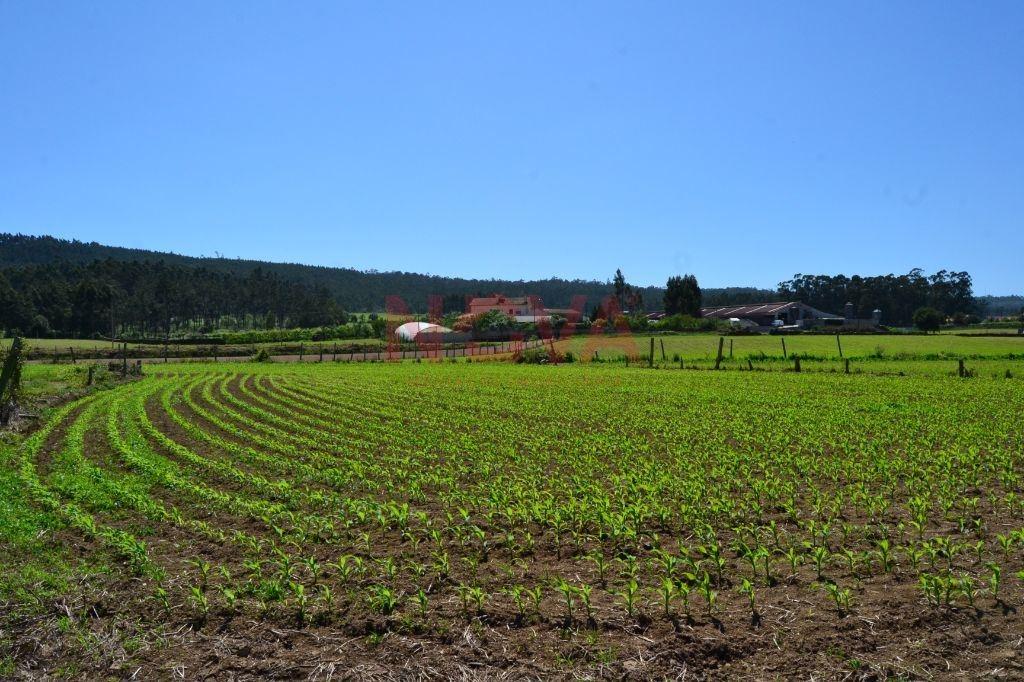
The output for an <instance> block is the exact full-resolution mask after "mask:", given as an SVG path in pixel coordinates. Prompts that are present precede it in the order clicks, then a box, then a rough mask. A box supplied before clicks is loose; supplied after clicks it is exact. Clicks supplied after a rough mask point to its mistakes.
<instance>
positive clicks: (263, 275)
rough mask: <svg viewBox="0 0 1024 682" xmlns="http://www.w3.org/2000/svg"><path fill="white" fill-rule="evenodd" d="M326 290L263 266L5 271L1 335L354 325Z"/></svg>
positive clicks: (107, 264)
mask: <svg viewBox="0 0 1024 682" xmlns="http://www.w3.org/2000/svg"><path fill="white" fill-rule="evenodd" d="M346 318H347V315H346V313H345V312H344V311H343V310H342V309H341V308H340V307H339V306H338V304H337V303H336V302H335V300H334V298H333V297H332V296H331V295H330V293H329V292H328V291H327V290H326V289H325V288H323V287H310V286H308V285H305V284H301V283H299V282H290V281H287V280H284V279H282V278H281V277H279V276H278V275H276V274H274V273H268V272H265V271H263V270H262V269H261V268H256V269H255V270H253V271H252V272H250V273H248V274H247V275H246V276H237V275H232V274H227V273H223V272H214V271H211V270H208V269H206V268H202V267H186V266H181V265H168V264H167V263H164V262H162V261H155V262H154V261H135V262H124V261H115V260H109V259H108V260H101V261H93V262H91V263H88V264H85V265H79V264H72V263H68V262H58V263H54V264H51V265H28V266H23V267H15V268H4V269H0V330H6V332H7V333H8V334H13V333H15V332H17V333H21V334H26V335H29V336H37V337H41V336H50V335H59V336H72V337H95V336H106V335H110V334H113V335H114V336H125V335H130V336H145V337H156V336H165V335H175V334H177V335H182V334H185V335H191V334H200V333H206V332H209V331H212V330H213V329H215V328H217V327H218V326H222V325H225V324H227V325H228V326H231V327H234V328H238V329H275V328H287V327H319V326H325V325H335V324H342V323H344V322H346Z"/></svg>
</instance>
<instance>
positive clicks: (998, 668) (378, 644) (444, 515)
mask: <svg viewBox="0 0 1024 682" xmlns="http://www.w3.org/2000/svg"><path fill="white" fill-rule="evenodd" d="M669 338H670V337H666V344H668V342H669ZM679 338H680V339H686V337H679ZM766 341H767V342H770V343H778V339H776V338H769V339H767V340H766ZM804 341H807V342H808V343H819V342H820V343H825V344H828V343H832V344H834V339H832V338H828V337H825V338H822V339H820V340H819V339H803V338H801V339H799V340H796V341H794V343H796V344H800V343H803V342H804ZM843 341H844V343H846V341H847V340H846V339H845V338H844V339H843ZM958 341H961V340H959V339H958ZM967 341H971V342H975V341H977V342H982V343H984V342H988V341H989V340H988V339H984V338H981V339H968V340H967ZM995 341H996V342H999V343H1004V344H1006V343H1010V341H1009V340H999V339H996V340H995ZM708 342H710V339H709V337H702V338H701V343H708ZM747 342H750V343H751V344H754V343H755V342H757V343H760V340H757V339H747V338H741V339H738V340H737V342H736V344H737V346H739V344H741V343H747ZM787 342H788V340H787ZM850 342H851V344H852V346H851V352H852V351H853V349H854V348H856V347H857V344H858V343H861V342H862V341H861V339H857V340H856V341H854V340H853V339H850ZM679 343H680V344H685V343H690V342H689V341H688V340H681V341H680V342H679ZM694 343H696V342H694ZM863 343H865V344H868V345H867V346H865V347H864V348H865V349H867V348H868V347H869V346H872V345H874V344H875V343H886V344H888V343H893V344H900V343H911V344H918V345H920V344H928V343H931V340H930V337H908V338H906V339H904V338H895V337H894V338H892V339H888V338H887V339H885V340H884V341H882V342H877V341H875V340H864V341H863ZM898 347H899V346H898V345H894V346H893V351H892V352H897V351H896V348H898ZM677 348H683V346H682V345H680V346H678V347H677ZM677 348H674V349H673V350H669V353H672V352H677ZM754 348H755V346H754V345H752V346H751V351H753V350H754ZM986 348H987V346H986ZM1015 348H1016V347H1015ZM743 352H744V353H745V352H748V351H747V349H746V348H744V351H743ZM822 352H824V351H822ZM858 352H865V351H864V350H863V349H862V350H860V351H858ZM887 352H888V351H887ZM978 352H979V354H984V352H983V351H981V350H979V351H978ZM1007 352H1009V351H1006V350H1005V348H1004V347H1000V350H999V351H992V354H993V355H998V354H999V353H1007ZM999 362H1001V363H1004V364H1005V365H1006V366H1007V367H1009V365H1010V363H1011V362H1012V361H1011V360H1009V359H1006V358H1003V359H1002V360H999ZM946 364H948V363H944V366H945V365H946ZM1017 364H1020V362H1019V361H1018V362H1017ZM1000 366H1002V365H1000ZM1022 369H1024V368H1022ZM35 371H37V372H43V371H44V370H43V369H42V368H40V369H37V370H35ZM147 371H148V374H147V375H146V376H145V377H143V378H141V379H139V380H137V381H134V382H130V383H126V384H122V385H119V386H116V387H114V388H110V389H107V390H99V391H94V392H92V393H90V394H88V395H85V396H84V397H81V398H78V399H76V400H73V401H71V402H68V403H66V404H64V405H62V406H59V407H55V408H53V409H50V410H47V411H46V412H45V413H44V415H43V418H42V419H41V420H40V424H39V427H38V428H37V429H35V430H34V431H32V432H31V434H30V435H28V436H26V437H24V438H22V439H11V440H10V441H9V442H7V443H6V444H0V448H2V449H0V512H3V514H2V515H3V516H4V517H5V518H6V519H7V521H6V522H5V524H4V527H3V528H2V529H0V551H2V552H4V553H5V556H8V557H10V559H9V560H8V561H5V562H4V563H5V565H6V568H5V569H3V570H4V573H3V576H2V581H0V612H5V613H6V615H5V616H2V617H0V677H4V676H12V677H17V676H23V677H26V678H29V677H36V676H40V675H42V674H43V673H47V674H50V675H53V676H57V677H59V676H66V677H73V678H88V679H93V678H103V677H104V676H112V677H115V678H120V677H131V676H133V675H138V677H137V679H144V678H145V679H164V678H175V677H177V678H185V679H196V678H200V677H203V678H209V679H227V678H230V677H232V676H234V677H235V678H261V679H262V678H288V679H293V678H298V679H305V678H313V679H329V678H330V677H331V676H334V677H346V676H347V677H356V678H362V677H374V678H384V677H410V676H414V675H417V676H422V677H428V678H447V677H452V676H460V677H475V676H482V677H496V676H508V677H516V678H518V677H523V676H532V677H551V676H557V677H595V676H611V677H635V678H650V677H663V676H671V677H673V678H676V677H680V678H682V677H688V678H696V679H701V678H711V679H737V678H742V677H745V676H757V677H758V678H773V677H793V676H800V677H809V676H811V675H812V674H813V675H814V676H815V677H816V678H817V679H833V678H834V679H847V678H857V677H866V678H882V677H903V678H910V679H913V678H945V677H954V676H960V677H962V678H975V677H979V676H983V675H990V676H993V677H1007V678H1014V677H1017V678H1019V677H1021V676H1022V675H1024V643H1022V634H1021V633H1024V617H1022V615H1021V609H1022V607H1024V485H1022V476H1024V455H1022V453H1024V424H1022V415H1024V382H1022V380H1021V379H1019V378H1016V377H1013V378H1007V377H1006V376H1005V375H998V376H990V375H986V374H985V373H979V374H978V375H977V376H975V377H970V378H960V377H951V376H948V375H947V374H946V373H945V371H943V372H921V373H918V374H908V375H907V376H898V375H891V376H881V375H874V374H850V375H846V374H843V373H832V372H819V373H801V374H797V373H792V372H749V371H731V372H710V371H707V372H705V371H692V372H687V371H670V370H669V369H668V368H666V369H664V370H658V369H647V368H644V367H637V366H635V365H634V366H630V367H624V366H622V365H611V364H609V365H601V364H598V363H593V364H579V363H576V364H569V365H559V366H523V365H510V364H488V363H479V362H473V363H466V362H458V363H452V362H443V363H442V362H437V363H394V364H336V363H324V364H309V365H277V364H271V365H256V364H243V365H240V364H237V363H233V364H213V363H209V364H191V365H189V364H180V365H177V364H168V365H154V366H152V367H149V368H148V369H147ZM140 671H141V672H140Z"/></svg>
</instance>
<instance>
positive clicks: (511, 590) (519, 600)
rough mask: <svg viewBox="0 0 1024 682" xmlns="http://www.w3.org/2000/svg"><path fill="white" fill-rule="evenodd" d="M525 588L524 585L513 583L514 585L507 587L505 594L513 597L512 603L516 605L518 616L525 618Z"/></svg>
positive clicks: (521, 618) (520, 618)
mask: <svg viewBox="0 0 1024 682" xmlns="http://www.w3.org/2000/svg"><path fill="white" fill-rule="evenodd" d="M525 591H526V590H525V588H524V587H523V586H522V585H513V586H512V587H508V588H505V594H507V595H508V596H509V597H511V598H512V603H513V604H515V605H516V618H518V619H519V620H524V619H525V618H526V601H525V599H524V598H523V593H524V592H525Z"/></svg>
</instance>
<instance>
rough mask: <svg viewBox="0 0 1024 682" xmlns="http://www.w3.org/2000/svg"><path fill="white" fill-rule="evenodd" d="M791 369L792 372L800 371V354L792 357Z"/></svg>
mask: <svg viewBox="0 0 1024 682" xmlns="http://www.w3.org/2000/svg"><path fill="white" fill-rule="evenodd" d="M793 371H794V372H799V371H800V356H799V355H797V356H796V357H795V358H794V364H793Z"/></svg>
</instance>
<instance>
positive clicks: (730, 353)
mask: <svg viewBox="0 0 1024 682" xmlns="http://www.w3.org/2000/svg"><path fill="white" fill-rule="evenodd" d="M729 359H730V360H732V339H729Z"/></svg>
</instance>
